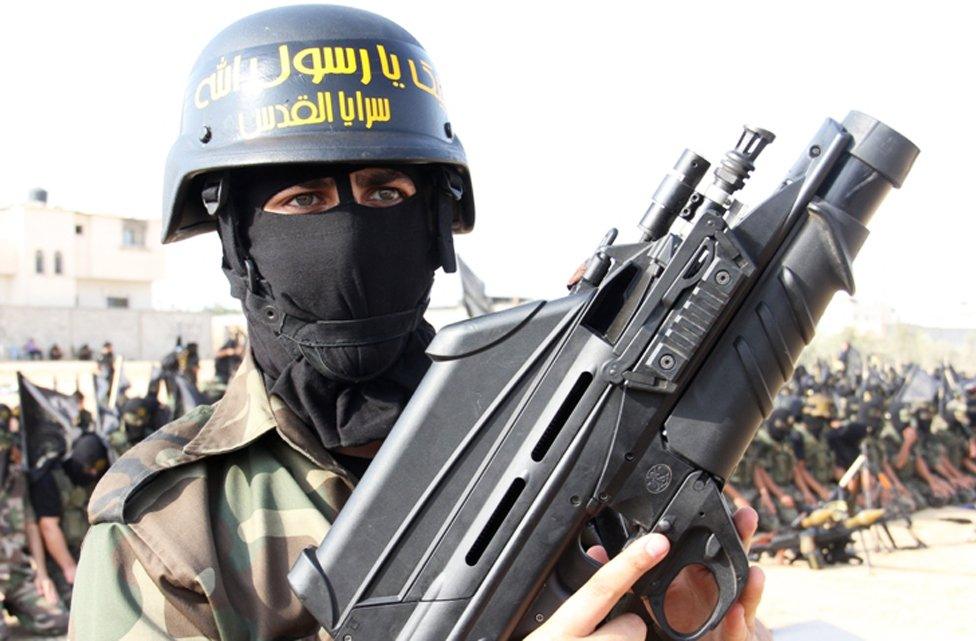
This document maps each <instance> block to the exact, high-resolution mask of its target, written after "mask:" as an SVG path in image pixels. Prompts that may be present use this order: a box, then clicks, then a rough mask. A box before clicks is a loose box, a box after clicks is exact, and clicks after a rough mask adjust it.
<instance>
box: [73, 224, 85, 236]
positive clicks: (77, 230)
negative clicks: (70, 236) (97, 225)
mask: <svg viewBox="0 0 976 641" xmlns="http://www.w3.org/2000/svg"><path fill="white" fill-rule="evenodd" d="M83 233H85V228H84V227H82V226H81V225H75V236H81V235H82V234H83Z"/></svg>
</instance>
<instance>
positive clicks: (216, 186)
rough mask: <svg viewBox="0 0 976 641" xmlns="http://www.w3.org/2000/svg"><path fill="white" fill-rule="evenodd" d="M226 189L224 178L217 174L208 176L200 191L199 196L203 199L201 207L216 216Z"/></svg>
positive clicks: (224, 197) (224, 198)
mask: <svg viewBox="0 0 976 641" xmlns="http://www.w3.org/2000/svg"><path fill="white" fill-rule="evenodd" d="M226 193H227V190H226V189H224V178H223V176H218V177H215V178H208V179H207V181H206V182H205V183H204V184H203V189H202V190H201V191H200V198H201V199H202V200H203V208H204V209H206V210H207V213H208V214H209V215H211V216H216V215H217V212H218V211H220V208H221V207H222V206H223V205H224V201H225V200H226Z"/></svg>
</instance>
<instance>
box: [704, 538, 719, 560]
mask: <svg viewBox="0 0 976 641" xmlns="http://www.w3.org/2000/svg"><path fill="white" fill-rule="evenodd" d="M721 552H722V544H721V543H719V541H718V537H717V536H715V535H714V534H712V535H711V536H709V537H708V541H707V542H706V543H705V558H706V559H708V560H715V559H717V558H718V555H719V553H721Z"/></svg>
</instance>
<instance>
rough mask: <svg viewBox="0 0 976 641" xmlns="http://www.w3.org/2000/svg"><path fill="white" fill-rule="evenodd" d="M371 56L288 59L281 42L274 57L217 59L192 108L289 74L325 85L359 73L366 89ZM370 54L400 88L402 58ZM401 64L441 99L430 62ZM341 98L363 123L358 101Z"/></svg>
mask: <svg viewBox="0 0 976 641" xmlns="http://www.w3.org/2000/svg"><path fill="white" fill-rule="evenodd" d="M373 54H374V52H373V48H369V47H346V46H322V47H319V46H315V47H305V48H302V49H301V50H299V51H298V52H297V53H295V54H294V55H292V54H291V51H290V49H289V45H287V44H281V45H278V48H277V55H276V56H274V57H264V56H258V55H255V56H252V57H249V58H246V57H245V56H244V55H242V54H237V55H235V56H234V57H233V58H232V59H231V60H230V62H228V61H227V59H226V58H221V59H220V60H219V61H218V63H217V65H216V68H215V69H214V71H213V72H212V73H210V74H208V75H207V76H206V77H204V78H203V79H202V80H200V82H199V83H198V84H197V86H196V90H195V92H194V94H193V103H194V105H196V107H197V109H203V108H205V107H207V106H208V105H210V104H212V103H214V102H216V101H218V100H220V99H222V98H224V97H226V96H228V95H230V94H232V93H234V92H238V91H244V92H247V93H260V92H262V91H264V90H266V89H270V88H272V87H277V86H278V85H280V84H282V83H284V82H285V81H286V80H288V79H289V78H290V77H292V74H293V73H295V74H300V75H301V76H304V77H307V78H308V79H309V80H310V81H311V83H313V84H316V85H320V84H322V83H323V82H326V81H327V78H328V77H329V76H357V75H358V77H359V83H360V84H361V85H362V86H364V87H367V86H369V85H370V84H371V83H372V82H373V77H374V75H373V69H374V66H373V64H374V63H373V58H372V55H373ZM375 55H376V57H377V59H378V62H379V65H378V69H379V71H380V72H382V76H383V78H385V79H386V80H388V81H389V82H390V83H391V84H392V85H393V86H394V87H396V88H398V89H405V88H406V86H407V85H406V83H405V82H404V78H403V68H402V64H401V57H402V55H398V54H396V53H392V52H388V51H387V49H386V47H385V46H384V45H382V44H376V45H375ZM404 60H405V61H406V65H407V67H409V69H410V78H411V80H412V82H413V86H414V87H416V88H418V89H420V90H421V91H424V92H426V93H428V94H430V95H432V96H434V97H435V98H437V99H438V100H440V99H441V88H440V83H439V82H438V80H437V76H436V75H435V74H434V69H433V67H431V65H430V63H428V62H427V61H425V60H423V59H422V58H419V57H418V58H417V60H414V59H413V58H404ZM377 77H378V76H377ZM345 97H346V98H347V99H352V100H353V103H354V108H356V120H363V118H360V117H359V114H360V112H361V111H362V110H360V109H358V107H357V105H358V103H357V102H356V101H357V100H361V98H359V99H357V98H356V96H355V94H351V95H349V96H345ZM347 106H348V105H347Z"/></svg>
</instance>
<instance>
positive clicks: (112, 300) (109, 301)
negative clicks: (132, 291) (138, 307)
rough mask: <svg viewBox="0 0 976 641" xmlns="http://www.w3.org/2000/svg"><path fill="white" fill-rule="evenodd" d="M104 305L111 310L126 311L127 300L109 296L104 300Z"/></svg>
mask: <svg viewBox="0 0 976 641" xmlns="http://www.w3.org/2000/svg"><path fill="white" fill-rule="evenodd" d="M105 304H106V306H108V307H110V308H112V309H128V307H129V298H128V297H127V296H109V297H108V298H106V299H105Z"/></svg>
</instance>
